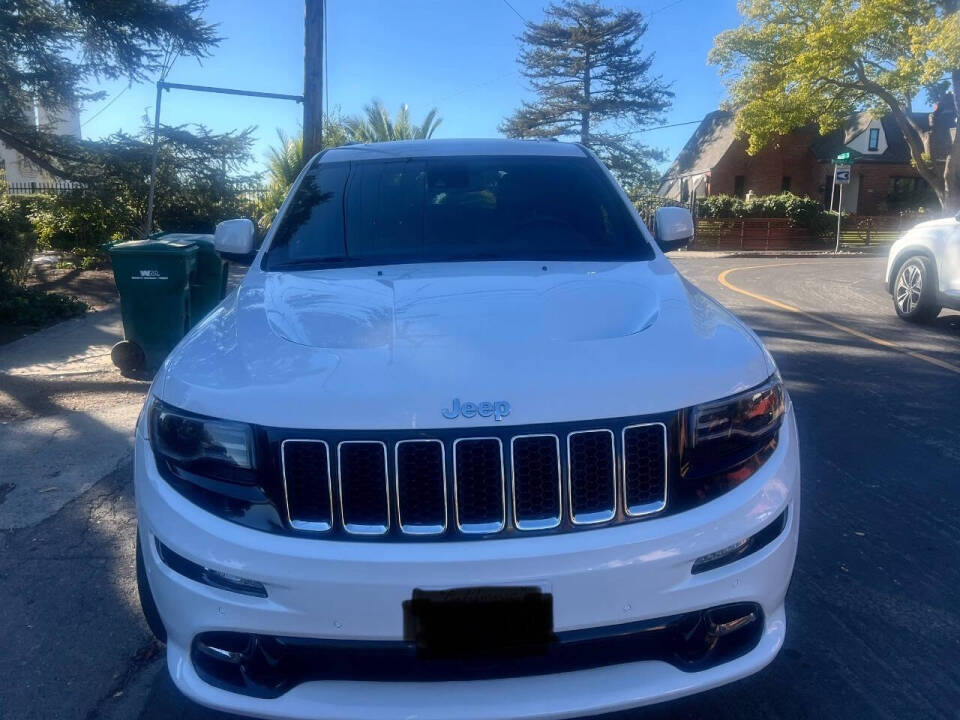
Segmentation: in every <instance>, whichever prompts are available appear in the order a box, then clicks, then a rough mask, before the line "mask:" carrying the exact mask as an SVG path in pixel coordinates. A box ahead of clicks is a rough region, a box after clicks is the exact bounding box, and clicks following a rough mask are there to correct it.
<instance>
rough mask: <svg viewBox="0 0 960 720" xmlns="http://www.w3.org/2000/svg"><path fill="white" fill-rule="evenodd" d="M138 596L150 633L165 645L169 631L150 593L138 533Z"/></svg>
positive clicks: (138, 534)
mask: <svg viewBox="0 0 960 720" xmlns="http://www.w3.org/2000/svg"><path fill="white" fill-rule="evenodd" d="M137 594H138V595H140V608H141V609H142V610H143V617H144V618H145V619H146V621H147V626H148V627H149V628H150V632H152V633H153V636H154V637H155V638H156V639H157V640H159V641H160V642H162V643H165V642H166V641H167V629H166V628H165V627H164V626H163V620H161V619H160V612H159V611H158V610H157V604H156V603H155V602H154V601H153V593H152V592H151V591H150V582H149V581H148V580H147V569H146V567H144V564H143V550H142V548H141V547H140V533H139V532H138V533H137Z"/></svg>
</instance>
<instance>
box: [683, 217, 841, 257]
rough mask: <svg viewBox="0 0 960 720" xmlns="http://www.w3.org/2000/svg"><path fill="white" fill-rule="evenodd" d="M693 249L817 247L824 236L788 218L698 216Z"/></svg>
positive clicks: (822, 241) (822, 242) (822, 244)
mask: <svg viewBox="0 0 960 720" xmlns="http://www.w3.org/2000/svg"><path fill="white" fill-rule="evenodd" d="M695 233H696V234H695V235H694V242H693V245H692V246H691V247H692V248H693V249H694V250H797V249H803V250H806V249H819V248H822V247H823V246H824V239H823V238H822V237H821V236H818V235H817V234H816V233H813V232H811V231H810V230H809V229H808V228H805V227H800V226H799V225H797V224H796V223H795V222H793V221H792V220H790V219H788V218H730V219H726V218H722V219H721V218H699V219H698V220H697V224H696V231H695Z"/></svg>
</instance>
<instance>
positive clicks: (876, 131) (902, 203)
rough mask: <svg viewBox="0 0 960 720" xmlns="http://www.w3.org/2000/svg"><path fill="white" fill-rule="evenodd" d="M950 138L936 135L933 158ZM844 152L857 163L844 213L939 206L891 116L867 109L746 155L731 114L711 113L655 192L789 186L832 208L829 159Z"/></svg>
mask: <svg viewBox="0 0 960 720" xmlns="http://www.w3.org/2000/svg"><path fill="white" fill-rule="evenodd" d="M935 112H937V111H936V110H935ZM914 119H915V120H916V121H917V123H918V124H919V125H920V126H921V127H929V123H930V115H927V114H919V113H915V114H914ZM953 124H954V123H953V122H950V123H947V124H945V125H946V126H949V125H953ZM950 132H952V129H947V131H946V133H945V134H949V133H950ZM949 142H950V138H949V137H945V138H939V139H937V138H935V139H934V152H935V155H937V156H939V157H940V158H942V157H944V156H945V151H946V148H947V146H948V145H949ZM847 151H850V152H851V154H852V156H853V158H854V161H853V170H852V172H851V178H850V184H849V185H847V186H846V187H845V188H844V192H843V210H844V212H849V213H857V214H860V215H885V214H893V213H896V212H898V211H900V210H901V209H907V208H908V207H911V206H912V207H916V206H921V205H923V206H926V207H930V206H931V205H932V206H934V207H939V206H938V205H937V200H936V195H934V194H933V192H932V190H931V189H930V187H929V186H928V185H927V183H926V182H925V181H924V180H923V179H922V178H921V177H920V175H919V174H918V173H917V171H916V170H914V168H913V166H912V165H911V162H910V151H909V149H908V148H907V144H906V142H905V140H904V138H903V134H902V133H901V132H900V130H899V128H898V127H897V125H896V123H895V122H894V120H893V119H892V118H891V117H889V116H887V117H884V118H881V119H875V118H873V117H872V116H871V115H870V114H869V113H860V114H858V115H854V116H853V117H851V118H850V119H849V121H848V122H847V124H846V126H845V127H844V128H843V129H841V130H837V131H835V132H832V133H830V134H828V135H820V133H819V132H818V131H817V128H816V127H815V126H813V127H806V128H802V129H799V130H796V131H794V132H792V133H790V134H789V135H785V136H782V137H780V138H778V139H776V140H774V141H772V142H770V143H769V144H768V145H767V146H766V147H765V148H763V150H761V151H760V152H759V153H758V154H757V155H754V156H750V155H748V154H747V144H746V142H745V141H744V140H738V139H737V138H736V128H735V125H734V115H733V113H730V112H726V111H723V110H718V111H716V112H712V113H710V114H709V115H707V116H706V117H705V118H704V119H703V122H701V123H700V125H699V126H698V127H697V129H696V130H695V131H694V133H693V136H692V137H691V138H690V140H688V141H687V143H686V145H685V146H684V147H683V150H681V151H680V154H679V155H678V156H677V158H676V160H674V162H673V164H672V165H671V166H670V169H669V170H668V171H667V172H666V174H665V175H664V176H663V178H662V179H661V182H660V190H659V194H660V195H661V196H663V197H669V198H672V199H675V200H682V201H687V200H688V199H689V198H690V197H691V196H693V197H705V196H708V195H721V194H726V195H736V196H738V197H744V196H745V195H746V194H747V193H748V192H751V191H752V192H753V194H755V195H773V194H776V193H780V192H784V191H790V192H792V193H795V194H797V195H806V196H808V197H811V198H816V199H819V200H821V201H822V202H823V205H824V207H829V206H830V202H831V190H834V189H835V188H832V187H831V186H832V180H833V159H834V158H835V157H836V156H837V155H838V154H839V153H842V152H847ZM838 202H839V192H834V193H833V208H834V209H836V208H837V205H838Z"/></svg>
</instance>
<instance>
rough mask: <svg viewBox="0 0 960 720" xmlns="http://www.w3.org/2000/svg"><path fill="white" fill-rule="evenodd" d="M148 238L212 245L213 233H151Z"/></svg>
mask: <svg viewBox="0 0 960 720" xmlns="http://www.w3.org/2000/svg"><path fill="white" fill-rule="evenodd" d="M149 239H156V240H167V241H170V242H192V243H196V244H197V245H209V246H211V247H212V246H213V235H210V234H205V233H160V234H158V235H151V236H150V238H149Z"/></svg>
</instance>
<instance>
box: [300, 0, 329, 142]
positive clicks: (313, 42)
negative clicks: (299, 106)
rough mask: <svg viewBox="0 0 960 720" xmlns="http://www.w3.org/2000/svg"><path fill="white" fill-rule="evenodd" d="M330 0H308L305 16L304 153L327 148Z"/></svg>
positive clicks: (306, 1)
mask: <svg viewBox="0 0 960 720" xmlns="http://www.w3.org/2000/svg"><path fill="white" fill-rule="evenodd" d="M325 3H326V0H305V14H304V19H303V157H304V159H305V160H309V159H310V158H312V157H313V156H314V155H315V154H316V153H318V152H320V150H321V149H322V148H323V19H324V17H323V16H324V5H325Z"/></svg>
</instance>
